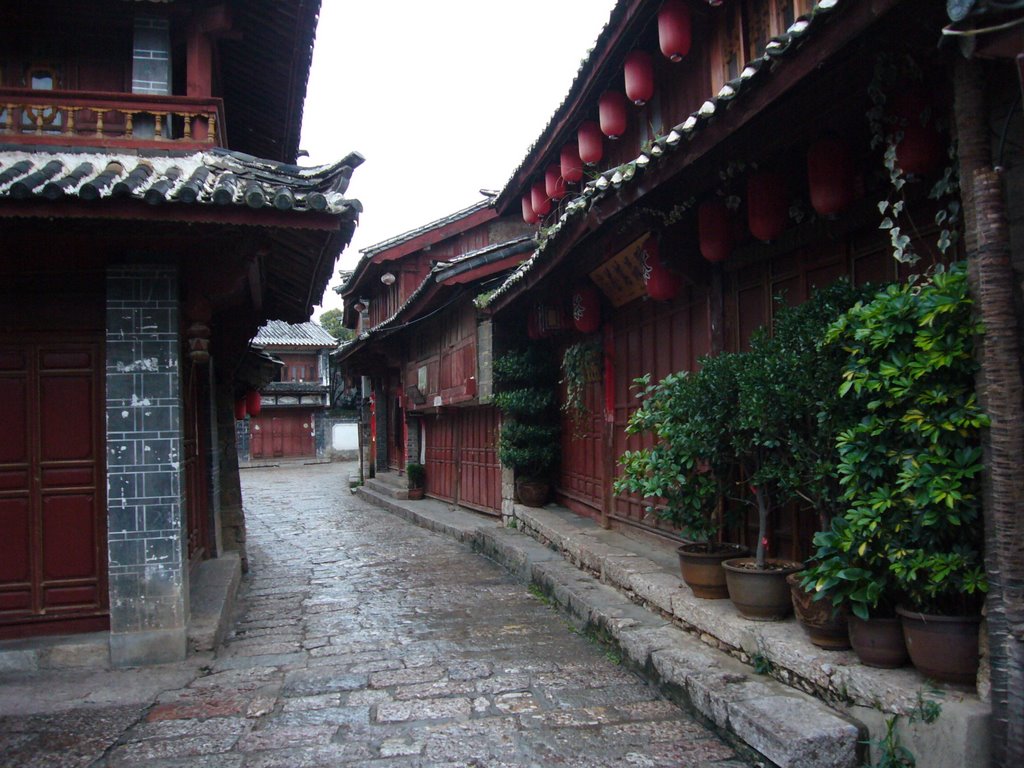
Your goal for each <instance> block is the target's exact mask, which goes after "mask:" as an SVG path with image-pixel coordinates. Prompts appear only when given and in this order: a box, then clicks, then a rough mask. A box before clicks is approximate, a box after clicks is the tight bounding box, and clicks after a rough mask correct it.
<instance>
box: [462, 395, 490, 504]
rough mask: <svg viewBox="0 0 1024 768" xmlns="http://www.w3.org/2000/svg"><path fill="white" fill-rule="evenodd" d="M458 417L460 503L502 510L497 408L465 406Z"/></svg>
mask: <svg viewBox="0 0 1024 768" xmlns="http://www.w3.org/2000/svg"><path fill="white" fill-rule="evenodd" d="M457 418H458V419H459V420H460V421H461V425H460V426H461V433H460V439H459V458H458V467H459V470H460V473H459V476H460V482H459V499H458V500H459V503H460V504H463V505H465V506H467V507H471V508H473V509H478V510H481V511H484V512H492V513H496V512H499V511H500V510H501V464H500V463H499V462H498V448H497V443H498V411H497V410H496V409H495V408H490V407H481V408H467V409H465V410H463V411H459V412H458V416H457Z"/></svg>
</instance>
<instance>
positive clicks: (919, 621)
mask: <svg viewBox="0 0 1024 768" xmlns="http://www.w3.org/2000/svg"><path fill="white" fill-rule="evenodd" d="M896 613H898V614H899V615H900V618H901V619H902V622H903V637H904V639H905V640H906V642H907V651H908V652H909V653H910V660H911V662H913V664H914V667H915V668H916V669H917V671H918V672H920V673H921V674H922V675H924V676H925V677H930V678H932V679H933V680H938V681H940V682H943V683H954V684H956V685H974V684H975V682H976V681H977V677H978V624H979V623H980V622H981V616H939V615H932V614H928V613H918V612H917V611H910V610H907V609H905V608H897V609H896Z"/></svg>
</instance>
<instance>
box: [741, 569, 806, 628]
mask: <svg viewBox="0 0 1024 768" xmlns="http://www.w3.org/2000/svg"><path fill="white" fill-rule="evenodd" d="M803 567H804V566H803V563H798V562H795V561H793V560H776V559H773V558H769V559H767V560H765V568H764V569H763V570H762V569H759V568H758V567H757V561H756V560H755V559H754V558H752V557H742V558H737V559H734V560H726V561H725V562H724V563H722V568H724V569H725V579H726V583H727V584H728V585H729V599H730V600H732V604H733V605H735V606H736V609H737V610H738V611H739V612H740V615H741V616H743V618H745V619H749V620H750V621H781V620H782V619H784V618H786V617H787V616H788V615H789V614H790V612H791V611H792V610H793V598H792V597H791V596H790V590H789V585H788V584H787V583H786V577H787V576H788V575H789V574H791V573H796V572H797V571H799V570H802V569H803Z"/></svg>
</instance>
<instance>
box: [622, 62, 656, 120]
mask: <svg viewBox="0 0 1024 768" xmlns="http://www.w3.org/2000/svg"><path fill="white" fill-rule="evenodd" d="M625 77H626V96H627V97H629V100H630V101H632V102H633V103H634V104H636V105H637V106H638V107H642V106H643V105H644V104H646V103H647V102H648V101H650V100H651V97H652V96H653V95H654V64H653V63H652V62H651V55H650V54H649V53H647V51H640V50H636V51H630V52H629V53H628V54H626V63H625Z"/></svg>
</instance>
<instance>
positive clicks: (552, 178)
mask: <svg viewBox="0 0 1024 768" xmlns="http://www.w3.org/2000/svg"><path fill="white" fill-rule="evenodd" d="M568 191H569V190H568V189H566V188H565V179H563V178H562V167H561V166H560V165H559V164H558V163H552V164H551V165H549V166H548V168H547V170H546V171H544V192H545V193H546V194H547V196H548V197H550V198H551V199H552V200H561V199H562V198H563V197H565V195H566V194H567V193H568Z"/></svg>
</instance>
